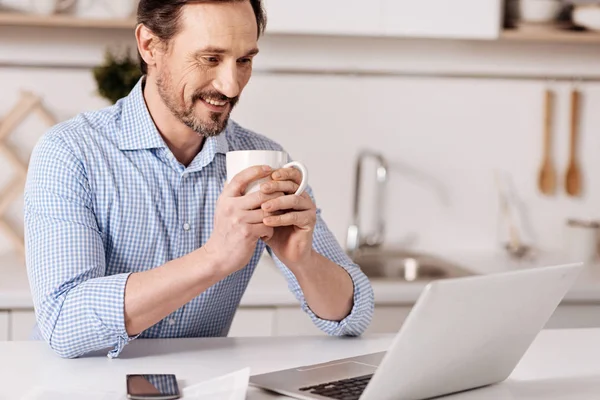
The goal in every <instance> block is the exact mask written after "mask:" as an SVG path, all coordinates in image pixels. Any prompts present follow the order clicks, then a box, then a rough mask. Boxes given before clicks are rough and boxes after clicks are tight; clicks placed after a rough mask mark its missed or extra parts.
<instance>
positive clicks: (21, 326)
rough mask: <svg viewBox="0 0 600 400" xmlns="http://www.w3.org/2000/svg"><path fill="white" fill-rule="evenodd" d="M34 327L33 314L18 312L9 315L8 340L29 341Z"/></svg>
mask: <svg viewBox="0 0 600 400" xmlns="http://www.w3.org/2000/svg"><path fill="white" fill-rule="evenodd" d="M34 326H35V312H33V311H32V310H23V311H22V310H18V311H12V312H11V313H10V340H19V341H20V340H29V337H30V336H31V332H32V330H33V327H34Z"/></svg>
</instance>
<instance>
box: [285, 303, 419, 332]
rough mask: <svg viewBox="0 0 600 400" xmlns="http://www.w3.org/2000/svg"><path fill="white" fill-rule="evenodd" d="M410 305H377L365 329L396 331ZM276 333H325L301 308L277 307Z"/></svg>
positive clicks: (370, 330)
mask: <svg viewBox="0 0 600 400" xmlns="http://www.w3.org/2000/svg"><path fill="white" fill-rule="evenodd" d="M410 309H411V307H410V306H389V307H388V306H375V312H374V313H373V320H372V321H371V324H370V325H369V327H368V328H367V330H366V331H365V334H372V333H396V332H398V330H399V329H400V326H402V324H403V323H404V320H405V319H406V317H407V316H408V313H409V312H410ZM274 334H275V335H276V336H311V335H324V334H325V333H324V332H322V331H321V330H320V329H319V328H317V327H316V326H315V325H314V324H313V322H312V321H311V319H310V317H309V316H308V315H307V314H306V313H304V311H302V310H301V309H300V308H291V307H290V308H284V307H282V308H277V311H276V314H275V326H274Z"/></svg>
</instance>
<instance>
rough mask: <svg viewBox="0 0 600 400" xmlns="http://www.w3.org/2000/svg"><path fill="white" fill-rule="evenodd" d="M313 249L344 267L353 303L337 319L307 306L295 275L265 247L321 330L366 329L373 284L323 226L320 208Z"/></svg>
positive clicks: (372, 303) (343, 333)
mask: <svg viewBox="0 0 600 400" xmlns="http://www.w3.org/2000/svg"><path fill="white" fill-rule="evenodd" d="M306 191H307V193H308V194H309V195H310V196H311V198H313V201H314V197H313V194H312V189H311V188H310V187H309V188H307V190H306ZM313 249H314V250H315V251H316V252H317V253H319V254H321V255H323V256H325V257H327V258H328V259H329V260H331V261H333V262H334V263H336V264H337V265H339V266H340V267H342V268H344V270H346V272H347V273H348V275H350V278H351V279H352V283H353V285H354V294H353V306H352V310H351V311H350V314H348V315H347V316H346V318H344V319H343V320H341V321H330V320H325V319H321V318H319V317H318V316H317V315H316V314H315V313H314V312H313V311H312V310H311V309H310V307H309V305H308V303H307V302H306V299H305V298H304V294H303V293H302V289H301V287H300V285H299V283H298V280H297V279H296V277H295V275H294V274H293V273H292V272H291V271H290V270H289V269H288V268H287V267H286V266H285V264H283V262H281V260H279V259H278V258H277V256H276V255H275V254H274V253H273V251H272V250H271V249H270V248H268V247H267V251H268V253H269V254H270V255H271V257H272V258H273V260H274V261H275V264H276V265H277V266H278V268H279V269H280V270H281V271H282V272H283V274H284V276H285V277H286V280H287V282H288V287H289V289H290V291H291V292H292V293H293V294H294V296H295V297H296V299H298V301H299V302H300V306H301V308H302V310H303V311H305V312H306V313H307V314H308V315H309V316H310V318H311V319H312V321H313V323H314V324H315V325H316V326H317V327H318V328H319V329H321V330H322V331H323V332H325V333H327V334H329V335H332V336H359V335H361V334H362V333H364V331H365V330H366V329H367V327H368V326H369V324H370V323H371V320H372V318H373V312H374V308H375V299H374V294H373V288H372V286H371V283H370V282H369V279H368V278H367V276H366V275H365V274H364V273H363V272H362V270H361V269H360V267H359V266H358V265H356V264H355V263H354V262H352V260H351V259H350V258H349V257H348V255H347V254H346V252H345V251H344V250H343V249H342V248H341V246H340V244H339V243H338V241H337V240H336V238H335V236H334V235H333V233H332V232H331V231H330V230H329V228H328V227H327V225H326V223H325V221H324V220H323V218H322V216H321V210H320V209H317V223H316V225H315V230H314V232H313Z"/></svg>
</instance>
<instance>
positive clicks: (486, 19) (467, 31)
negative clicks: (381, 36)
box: [382, 0, 502, 39]
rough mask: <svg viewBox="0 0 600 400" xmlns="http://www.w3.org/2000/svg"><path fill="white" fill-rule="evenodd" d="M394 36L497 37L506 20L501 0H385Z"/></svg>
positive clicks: (384, 15) (384, 9)
mask: <svg viewBox="0 0 600 400" xmlns="http://www.w3.org/2000/svg"><path fill="white" fill-rule="evenodd" d="M382 18H383V24H384V27H385V32H386V34H387V35H390V36H414V37H431V38H449V39H451V38H457V39H458V38H462V39H496V38H498V37H499V35H500V28H501V23H502V1H501V0H382Z"/></svg>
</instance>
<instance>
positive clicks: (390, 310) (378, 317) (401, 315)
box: [365, 306, 412, 334]
mask: <svg viewBox="0 0 600 400" xmlns="http://www.w3.org/2000/svg"><path fill="white" fill-rule="evenodd" d="M411 308H412V307H410V306H376V307H375V312H374V313H373V320H372V321H371V325H369V327H368V328H367V330H366V332H365V333H366V334H372V333H396V332H398V330H399V329H400V327H401V326H402V324H403V323H404V320H405V319H406V317H407V316H408V313H409V312H410V310H411Z"/></svg>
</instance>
